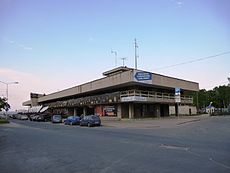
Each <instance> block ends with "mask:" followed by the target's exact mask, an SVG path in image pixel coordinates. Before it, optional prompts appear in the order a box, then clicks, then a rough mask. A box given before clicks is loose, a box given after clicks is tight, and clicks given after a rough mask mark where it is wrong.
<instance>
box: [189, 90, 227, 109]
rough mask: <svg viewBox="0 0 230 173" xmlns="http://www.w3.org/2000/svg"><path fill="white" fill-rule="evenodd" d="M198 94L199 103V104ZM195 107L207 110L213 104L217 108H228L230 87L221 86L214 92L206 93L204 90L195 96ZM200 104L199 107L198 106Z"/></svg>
mask: <svg viewBox="0 0 230 173" xmlns="http://www.w3.org/2000/svg"><path fill="white" fill-rule="evenodd" d="M197 94H198V102H197ZM193 101H194V105H196V106H198V107H199V108H200V109H201V108H205V107H206V106H208V105H209V104H210V102H212V105H213V106H214V107H217V108H227V107H229V106H230V87H229V86H219V87H215V88H214V89H213V90H208V91H206V90H205V89H202V90H200V91H198V93H194V94H193ZM197 103H198V105H197Z"/></svg>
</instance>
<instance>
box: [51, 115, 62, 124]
mask: <svg viewBox="0 0 230 173" xmlns="http://www.w3.org/2000/svg"><path fill="white" fill-rule="evenodd" d="M51 121H52V123H62V116H61V115H53V116H52V119H51Z"/></svg>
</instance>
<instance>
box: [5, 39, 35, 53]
mask: <svg viewBox="0 0 230 173" xmlns="http://www.w3.org/2000/svg"><path fill="white" fill-rule="evenodd" d="M2 40H3V41H5V42H6V43H8V44H11V45H14V46H16V47H18V48H21V49H23V50H32V49H33V48H32V47H30V46H27V45H24V44H21V43H18V42H16V41H13V40H10V39H8V38H5V37H4V38H2Z"/></svg>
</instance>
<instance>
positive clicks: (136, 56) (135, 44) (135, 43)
mask: <svg viewBox="0 0 230 173" xmlns="http://www.w3.org/2000/svg"><path fill="white" fill-rule="evenodd" d="M134 48H135V49H134V50H135V69H137V58H138V55H137V48H138V45H137V39H136V38H135V39H134Z"/></svg>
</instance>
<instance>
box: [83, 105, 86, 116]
mask: <svg viewBox="0 0 230 173" xmlns="http://www.w3.org/2000/svg"><path fill="white" fill-rule="evenodd" d="M83 115H84V116H85V115H86V107H84V108H83Z"/></svg>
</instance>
